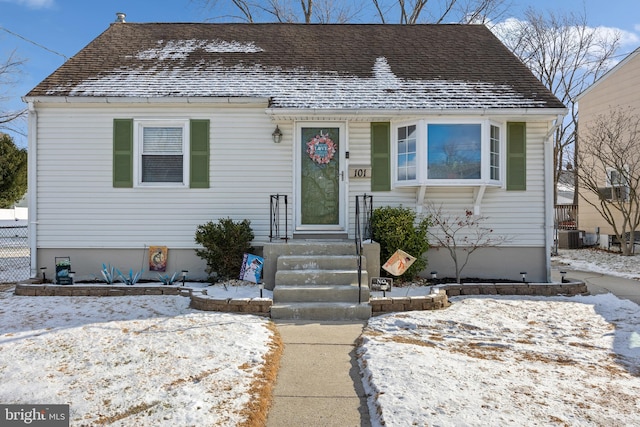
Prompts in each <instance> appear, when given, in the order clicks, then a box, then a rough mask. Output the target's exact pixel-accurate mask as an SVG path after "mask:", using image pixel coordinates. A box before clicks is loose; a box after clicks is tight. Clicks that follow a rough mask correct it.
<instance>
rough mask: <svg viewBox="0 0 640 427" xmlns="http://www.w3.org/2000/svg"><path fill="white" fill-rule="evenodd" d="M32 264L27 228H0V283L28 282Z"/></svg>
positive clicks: (18, 226) (21, 226)
mask: <svg viewBox="0 0 640 427" xmlns="http://www.w3.org/2000/svg"><path fill="white" fill-rule="evenodd" d="M30 262H31V256H30V251H29V240H28V235H27V226H26V225H17V226H0V283H15V282H19V281H22V280H27V279H28V278H29V276H30V273H31V268H30V267H31V265H30Z"/></svg>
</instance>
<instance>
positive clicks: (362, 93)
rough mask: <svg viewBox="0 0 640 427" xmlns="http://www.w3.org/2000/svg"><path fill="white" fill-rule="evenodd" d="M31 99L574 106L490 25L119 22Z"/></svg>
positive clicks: (393, 106)
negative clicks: (537, 75) (548, 85)
mask: <svg viewBox="0 0 640 427" xmlns="http://www.w3.org/2000/svg"><path fill="white" fill-rule="evenodd" d="M30 96H64V97H141V98H156V97H252V98H267V99H270V100H271V107H272V108H316V109H347V108H353V109H402V110H406V109H470V108H472V109H473V108H477V109H505V108H518V109H522V108H536V109H540V108H543V109H544V108H553V109H564V105H562V103H561V102H560V101H559V100H558V99H557V98H556V97H555V96H554V95H553V94H552V93H551V92H549V91H548V90H547V89H546V88H545V87H544V85H542V83H540V81H538V80H537V79H536V78H535V77H534V76H533V74H531V72H530V71H529V70H528V69H527V68H526V67H525V66H524V65H523V64H522V63H521V62H520V61H518V59H517V58H516V57H515V56H513V55H512V54H511V52H509V51H508V49H506V47H504V45H502V43H500V41H499V40H498V39H497V38H496V37H495V36H493V34H491V32H490V31H489V30H488V29H487V28H486V27H484V26H474V25H415V26H413V25H347V24H344V25H296V24H130V23H126V24H124V23H118V24H112V25H111V27H110V28H109V29H108V30H107V31H105V32H104V33H103V34H102V35H100V36H99V37H98V38H96V39H95V40H94V41H93V42H91V43H90V44H89V45H88V46H87V47H85V48H84V49H83V50H81V51H80V52H79V53H78V54H77V55H75V56H74V57H73V58H71V59H70V60H69V61H67V63H65V64H64V65H63V66H62V67H60V68H59V69H58V70H56V71H55V72H54V73H53V74H52V75H50V76H49V77H47V79H45V80H44V81H43V82H41V83H40V84H39V85H38V86H36V87H35V88H34V89H33V90H32V91H31V92H29V94H28V97H30Z"/></svg>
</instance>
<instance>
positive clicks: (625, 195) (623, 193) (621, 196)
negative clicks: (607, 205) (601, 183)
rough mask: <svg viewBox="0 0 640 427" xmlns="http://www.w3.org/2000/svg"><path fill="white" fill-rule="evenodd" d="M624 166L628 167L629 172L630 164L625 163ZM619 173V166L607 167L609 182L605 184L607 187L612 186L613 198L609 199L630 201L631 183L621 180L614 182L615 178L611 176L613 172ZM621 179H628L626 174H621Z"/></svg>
mask: <svg viewBox="0 0 640 427" xmlns="http://www.w3.org/2000/svg"><path fill="white" fill-rule="evenodd" d="M624 168H625V169H626V171H627V173H628V171H629V166H628V165H624ZM614 172H615V173H616V174H617V173H618V169H617V168H609V167H608V168H607V169H606V173H607V182H606V184H605V187H606V188H611V198H609V199H608V200H614V201H628V200H629V193H630V189H629V183H628V182H620V180H618V182H613V179H612V177H611V175H612V173H614ZM620 178H621V179H624V180H625V181H626V178H625V176H621V177H620Z"/></svg>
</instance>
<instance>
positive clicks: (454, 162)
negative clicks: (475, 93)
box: [392, 120, 504, 186]
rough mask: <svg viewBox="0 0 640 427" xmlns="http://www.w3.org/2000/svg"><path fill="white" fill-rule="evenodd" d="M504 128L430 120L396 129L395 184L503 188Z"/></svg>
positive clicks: (477, 122) (483, 122)
mask: <svg viewBox="0 0 640 427" xmlns="http://www.w3.org/2000/svg"><path fill="white" fill-rule="evenodd" d="M503 134H504V132H503V130H502V125H501V124H498V123H495V122H492V121H489V120H469V121H431V120H418V121H417V122H414V123H403V124H398V125H397V126H395V127H394V130H393V131H392V135H393V136H394V141H393V147H394V158H395V159H396V161H395V164H394V165H393V166H394V168H395V174H394V175H395V185H396V186H411V185H465V186H466V185H496V186H500V185H502V180H503V172H502V169H503V164H504V159H503V154H502V153H503V152H504V148H503V146H504V141H503Z"/></svg>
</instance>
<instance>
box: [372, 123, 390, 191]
mask: <svg viewBox="0 0 640 427" xmlns="http://www.w3.org/2000/svg"><path fill="white" fill-rule="evenodd" d="M390 190H391V126H390V125H389V123H386V122H385V123H371V191H390Z"/></svg>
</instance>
